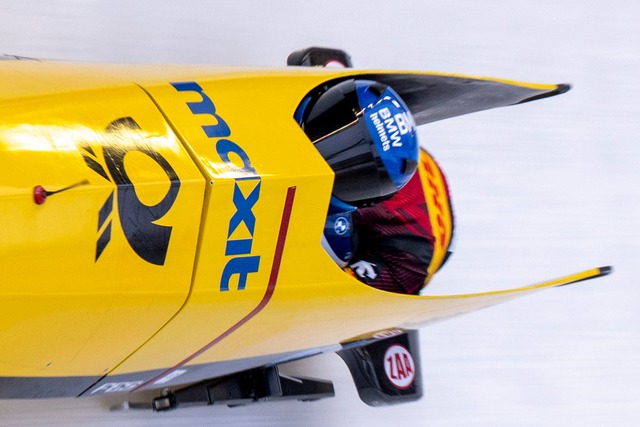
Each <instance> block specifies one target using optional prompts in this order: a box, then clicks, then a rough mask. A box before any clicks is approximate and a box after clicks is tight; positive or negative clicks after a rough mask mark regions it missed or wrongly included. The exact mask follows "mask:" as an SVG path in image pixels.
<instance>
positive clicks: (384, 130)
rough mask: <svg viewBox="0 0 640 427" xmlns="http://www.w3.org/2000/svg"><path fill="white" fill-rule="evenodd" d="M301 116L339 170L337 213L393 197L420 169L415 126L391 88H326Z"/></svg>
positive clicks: (358, 83)
mask: <svg viewBox="0 0 640 427" xmlns="http://www.w3.org/2000/svg"><path fill="white" fill-rule="evenodd" d="M295 117H296V119H297V120H298V122H299V123H300V125H301V126H302V128H303V130H304V131H305V133H306V134H307V136H309V138H310V139H311V141H312V142H313V143H314V145H315V147H316V148H317V149H318V151H319V152H320V154H322V156H323V157H324V159H325V160H326V161H327V163H328V164H329V165H330V166H331V168H332V169H333V171H334V172H335V181H334V185H333V196H334V197H333V200H332V205H334V204H338V205H340V208H337V209H333V210H335V211H344V210H345V207H349V206H350V207H361V206H366V205H370V204H373V203H376V202H378V201H380V200H384V199H387V198H389V197H391V196H393V195H394V194H395V193H396V192H397V191H398V190H399V189H400V188H402V187H403V186H404V185H405V184H406V183H407V182H408V181H409V179H410V178H411V177H412V176H413V174H414V172H415V171H416V168H417V165H418V151H419V144H418V138H417V132H416V125H415V122H414V120H413V117H412V116H411V113H410V111H409V109H408V107H407V106H406V105H405V103H404V102H403V101H402V100H401V99H400V97H399V96H398V94H397V93H396V92H395V91H394V90H393V89H391V88H390V87H389V86H387V85H384V84H382V83H378V82H374V81H370V80H353V79H350V80H346V81H342V82H340V83H338V84H335V85H333V86H322V87H320V88H317V89H316V90H315V91H314V92H312V93H311V94H310V95H309V96H308V97H307V98H305V100H304V101H303V102H302V104H301V105H300V107H298V111H296V114H295ZM330 210H332V209H330Z"/></svg>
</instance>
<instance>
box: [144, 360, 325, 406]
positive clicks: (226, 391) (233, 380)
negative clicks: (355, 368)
mask: <svg viewBox="0 0 640 427" xmlns="http://www.w3.org/2000/svg"><path fill="white" fill-rule="evenodd" d="M334 395H335V392H334V389H333V384H332V383H331V382H330V381H325V380H319V379H313V378H298V377H290V376H286V375H281V374H280V373H279V371H278V367H277V366H267V367H262V368H256V369H251V370H249V371H244V372H238V373H235V374H232V375H228V376H225V377H221V378H216V379H213V380H207V381H202V382H200V383H197V384H193V385H190V386H187V387H184V388H182V389H179V390H176V391H169V390H165V391H164V392H163V394H162V396H159V397H156V398H155V399H153V401H152V408H153V410H154V411H167V410H170V409H175V408H177V407H179V406H180V407H183V406H194V405H227V406H239V405H247V404H250V403H256V402H262V401H274V400H300V401H312V400H318V399H322V398H325V397H333V396H334Z"/></svg>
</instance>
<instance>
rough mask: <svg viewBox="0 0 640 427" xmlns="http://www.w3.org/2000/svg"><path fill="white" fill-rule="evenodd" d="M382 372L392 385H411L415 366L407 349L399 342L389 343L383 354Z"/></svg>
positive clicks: (403, 386)
mask: <svg viewBox="0 0 640 427" xmlns="http://www.w3.org/2000/svg"><path fill="white" fill-rule="evenodd" d="M384 372H385V374H387V378H388V379H389V381H390V382H391V384H393V386H394V387H396V388H399V389H406V388H409V387H411V385H412V384H413V381H414V379H415V377H416V366H415V363H414V361H413V357H412V356H411V353H409V350H407V349H406V348H405V347H403V346H401V345H400V344H393V345H391V346H390V347H389V348H388V349H387V351H386V352H385V354H384Z"/></svg>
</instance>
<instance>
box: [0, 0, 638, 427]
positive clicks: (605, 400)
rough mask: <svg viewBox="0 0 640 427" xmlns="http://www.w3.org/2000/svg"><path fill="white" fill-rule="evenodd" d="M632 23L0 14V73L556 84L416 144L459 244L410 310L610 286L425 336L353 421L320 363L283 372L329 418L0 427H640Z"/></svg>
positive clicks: (456, 13) (83, 412)
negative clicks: (391, 391) (413, 371)
mask: <svg viewBox="0 0 640 427" xmlns="http://www.w3.org/2000/svg"><path fill="white" fill-rule="evenodd" d="M638 16H640V2H635V1H632V0H610V1H608V2H601V1H595V0H564V1H557V0H537V1H535V2H534V1H530V2H524V1H522V2H514V1H507V0H484V1H471V0H469V1H447V0H431V1H422V0H412V1H398V2H391V1H380V0H369V1H366V2H365V1H361V2H350V1H346V0H322V1H319V0H314V1H299V0H286V1H284V0H281V1H259V0H253V1H231V0H227V1H208V0H181V1H180V2H177V1H174V2H169V1H152V0H129V1H123V0H116V1H99V0H22V1H20V2H17V1H11V0H0V53H10V54H17V55H24V56H31V57H40V58H56V59H66V60H84V61H108V62H135V63H150V62H152V63H212V64H232V65H259V66H263V65H265V66H279V65H283V64H284V63H285V59H286V57H287V55H288V54H289V52H291V51H293V50H296V49H299V48H302V47H306V46H311V45H319V46H329V47H339V48H343V49H345V50H347V51H348V52H349V53H350V54H351V55H352V57H353V61H354V63H355V65H356V66H357V67H358V68H393V69H417V70H431V71H446V72H456V73H466V74H475V75H487V76H494V77H502V78H509V79H514V80H521V81H533V82H545V83H564V82H568V83H572V84H573V90H572V91H571V92H569V93H567V94H565V95H562V96H560V97H557V98H551V99H547V100H543V101H539V102H535V103H532V104H526V105H522V106H516V107H510V108H504V109H499V110H494V111H489V112H483V113H478V114H475V115H470V116H464V117H460V118H456V119H451V120H447V121H443V122H439V123H435V124H431V125H428V126H426V127H424V128H423V129H422V132H421V137H422V144H423V145H424V146H425V147H427V148H428V149H429V150H430V151H431V152H432V153H433V154H434V155H435V156H436V158H437V159H438V160H439V162H440V164H441V166H442V167H443V168H444V170H445V172H446V173H447V175H448V177H449V180H450V185H451V187H452V191H453V196H454V203H455V208H456V213H457V235H458V240H457V247H456V253H455V255H454V256H453V257H452V258H451V260H450V262H449V264H448V265H447V266H446V267H445V269H444V270H443V272H442V273H441V274H440V276H439V277H436V279H435V280H434V282H433V283H432V284H431V285H430V287H429V288H428V290H427V293H432V294H450V293H464V292H475V291H484V290H494V289H501V288H507V287H513V286H519V285H526V284H531V283H535V282H538V281H542V280H544V279H548V278H553V277H557V276H562V275H564V274H567V273H572V272H574V271H579V270H582V269H586V268H589V267H594V266H600V265H607V264H611V265H614V266H615V268H616V271H615V273H614V274H613V275H612V276H610V277H608V278H605V279H600V280H597V281H594V282H587V283H584V284H581V285H576V286H570V287H566V288H559V289H554V290H550V291H547V292H545V293H541V294H537V295H534V296H532V297H528V298H526V299H522V300H519V301H516V302H512V303H509V304H506V305H504V306H499V307H496V308H492V309H490V310H486V311H482V312H479V313H474V314H471V315H468V316H466V317H461V318H458V319H454V320H451V321H448V322H445V323H442V324H438V325H434V326H432V327H429V328H427V329H424V330H423V331H422V333H421V340H422V362H423V368H424V384H425V397H424V398H423V399H422V400H421V401H419V402H416V403H412V404H407V405H401V406H397V407H390V408H369V407H367V406H365V405H364V404H363V403H361V402H360V401H359V400H358V397H357V394H356V391H355V388H354V387H353V385H352V382H351V379H350V376H349V373H348V370H347V368H346V367H345V366H344V365H343V364H342V362H341V361H340V360H339V358H338V357H337V356H335V355H324V356H322V357H318V358H316V359H314V360H309V361H303V362H300V363H298V364H296V365H295V366H292V367H290V369H291V370H293V371H298V372H304V373H306V374H308V375H315V376H318V377H324V378H328V379H331V380H333V381H334V382H335V385H336V397H335V398H334V399H330V400H324V401H320V402H315V403H299V402H288V403H277V404H265V405H257V406H252V407H244V408H234V409H229V408H226V407H213V408H212V407H206V408H195V409H188V410H183V411H177V412H173V413H169V414H153V413H146V412H125V413H122V412H121V413H110V412H108V410H107V408H108V407H109V405H110V404H111V403H113V402H112V401H109V400H107V399H104V398H103V399H80V400H59V399H55V400H47V401H36V402H29V401H3V402H0V425H12V426H16V425H34V424H41V425H52V424H56V425H119V426H123V425H136V426H138V425H183V424H189V425H208V424H218V425H262V426H265V425H274V426H280V425H286V426H298V425H301V426H302V425H304V426H361V425H362V426H364V425H367V426H388V425H402V426H462V425H474V426H541V425H545V426H552V425H562V426H603V425H607V426H627V425H628V426H631V425H637V418H638V416H639V415H640V410H639V409H638V402H640V386H639V384H640V362H639V359H640V310H639V306H640V289H639V288H638V287H637V286H639V285H640V283H639V280H638V277H640V267H638V266H637V257H638V255H640V250H639V249H640V244H639V241H640V225H638V224H637V219H638V217H640V201H639V198H640V191H639V190H638V185H639V184H640V172H639V171H638V166H639V165H640V137H639V135H640V123H639V121H640V83H639V79H640V25H639V24H638ZM256 102H260V100H256ZM0 345H1V344H0ZM0 351H1V350H0Z"/></svg>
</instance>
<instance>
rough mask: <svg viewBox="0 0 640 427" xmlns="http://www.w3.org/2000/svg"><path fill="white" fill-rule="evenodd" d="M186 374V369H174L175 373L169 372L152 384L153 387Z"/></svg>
mask: <svg viewBox="0 0 640 427" xmlns="http://www.w3.org/2000/svg"><path fill="white" fill-rule="evenodd" d="M186 372H187V370H186V369H176V370H175V371H171V372H169V373H168V374H167V375H165V376H163V377H162V378H160V379H159V380H157V381H155V382H154V383H153V384H155V385H162V384H166V383H168V382H169V381H171V380H173V379H176V378H178V377H179V376H180V375H182V374H184V373H186Z"/></svg>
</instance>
